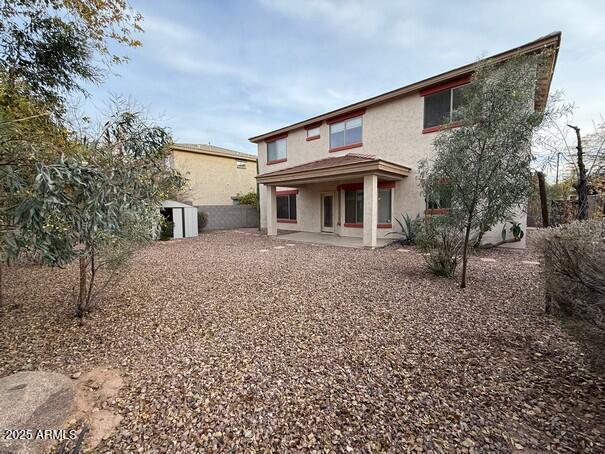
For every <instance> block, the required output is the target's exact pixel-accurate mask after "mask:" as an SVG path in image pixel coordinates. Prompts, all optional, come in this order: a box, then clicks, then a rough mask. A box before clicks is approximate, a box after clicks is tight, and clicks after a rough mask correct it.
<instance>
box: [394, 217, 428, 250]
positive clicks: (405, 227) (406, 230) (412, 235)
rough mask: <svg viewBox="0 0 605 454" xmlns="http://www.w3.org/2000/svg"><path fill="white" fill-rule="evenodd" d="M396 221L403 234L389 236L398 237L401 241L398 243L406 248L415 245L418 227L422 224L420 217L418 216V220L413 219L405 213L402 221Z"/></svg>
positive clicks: (396, 233) (397, 233)
mask: <svg viewBox="0 0 605 454" xmlns="http://www.w3.org/2000/svg"><path fill="white" fill-rule="evenodd" d="M395 221H397V224H399V227H400V228H401V232H389V233H387V235H398V236H399V240H397V241H398V242H399V243H400V244H402V245H404V246H405V245H411V244H415V243H416V235H417V234H418V226H419V224H420V222H421V219H420V215H416V218H415V219H412V218H411V217H410V215H409V214H407V213H405V214H403V215H402V216H401V221H400V220H399V219H397V218H395Z"/></svg>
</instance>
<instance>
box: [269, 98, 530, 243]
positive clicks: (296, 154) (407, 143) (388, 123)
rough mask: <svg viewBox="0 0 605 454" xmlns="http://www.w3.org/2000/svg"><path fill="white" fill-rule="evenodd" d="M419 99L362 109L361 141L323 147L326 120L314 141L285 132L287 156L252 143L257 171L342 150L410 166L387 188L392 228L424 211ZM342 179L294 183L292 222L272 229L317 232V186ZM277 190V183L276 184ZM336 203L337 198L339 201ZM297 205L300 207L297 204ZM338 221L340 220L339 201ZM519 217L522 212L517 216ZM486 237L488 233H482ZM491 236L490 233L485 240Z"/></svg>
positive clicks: (427, 142) (424, 150)
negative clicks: (274, 159)
mask: <svg viewBox="0 0 605 454" xmlns="http://www.w3.org/2000/svg"><path fill="white" fill-rule="evenodd" d="M423 115H424V99H423V98H422V97H421V96H420V95H419V93H418V92H416V93H412V94H409V95H407V96H405V97H402V98H398V99H394V100H391V101H388V102H386V103H383V104H378V105H375V106H372V107H369V108H367V109H366V111H365V113H364V115H363V129H362V134H363V136H362V143H363V146H361V147H358V148H352V149H349V150H343V151H339V152H335V153H330V152H329V151H328V150H329V125H328V124H327V123H326V122H323V123H322V124H321V127H320V134H321V137H320V138H319V139H317V140H312V141H309V142H307V141H306V130H305V129H304V128H300V129H297V130H295V131H290V132H289V134H288V138H287V161H286V162H281V163H277V164H271V165H267V164H266V161H267V145H266V143H265V142H260V143H259V144H258V160H259V171H260V173H265V172H273V171H276V170H280V169H284V168H287V167H291V166H295V165H299V164H304V163H306V162H309V161H315V160H318V159H324V158H329V157H333V156H344V155H346V154H347V153H365V154H371V155H376V156H378V157H379V158H381V159H384V160H387V161H392V162H395V163H398V164H402V165H405V166H407V167H410V168H411V169H412V170H411V173H410V175H409V176H408V177H406V178H404V179H403V180H401V181H398V182H397V184H396V187H395V189H394V192H393V208H392V216H393V222H394V224H393V227H395V230H398V228H396V227H398V226H397V224H396V223H395V221H394V219H395V218H399V219H400V218H401V216H402V214H404V213H407V214H409V215H410V216H411V217H412V218H414V217H415V216H416V215H417V214H420V215H421V216H422V214H423V213H424V209H425V202H424V197H423V196H422V193H421V190H420V186H419V184H418V162H419V161H420V160H421V159H423V158H427V157H430V155H431V153H432V141H433V139H434V138H435V135H436V133H429V134H423V133H422V129H423V128H422V126H423ZM360 181H362V180H361V179H360V180H356V182H360ZM341 183H344V182H343V181H339V182H338V183H334V184H332V185H329V184H328V185H322V186H321V187H319V185H307V186H303V187H300V188H298V189H299V197H298V199H297V209H298V213H297V217H298V223H297V224H290V225H286V224H278V228H280V229H284V230H303V231H310V232H317V231H320V227H321V226H320V215H321V212H320V208H321V205H320V197H319V194H320V192H321V191H325V190H330V189H328V188H332V190H336V189H335V188H336V185H337V184H341ZM278 190H279V188H278ZM264 203H265V187H264V186H263V185H261V186H260V204H261V226H262V227H265V226H266V216H265V214H264V213H265V210H264ZM340 203H341V205H342V203H343V202H342V201H341V202H340ZM298 207H300V208H298ZM341 209H342V211H343V213H342V218H343V219H342V220H343V221H344V205H342V206H341ZM522 218H523V219H522V221H523V222H524V218H525V216H522ZM500 230H501V226H497V227H496V229H495V231H497V236H498V237H499V235H500ZM387 232H388V230H384V229H378V235H377V236H378V237H383V236H384V235H385V234H386V233H387ZM336 233H339V234H341V235H344V236H359V237H361V236H362V233H363V232H362V229H351V228H344V227H342V228H339V229H338V231H337V232H336ZM488 236H489V235H488ZM491 239H492V237H491V236H490V240H491ZM515 246H516V247H524V246H525V244H524V242H523V243H518V244H515Z"/></svg>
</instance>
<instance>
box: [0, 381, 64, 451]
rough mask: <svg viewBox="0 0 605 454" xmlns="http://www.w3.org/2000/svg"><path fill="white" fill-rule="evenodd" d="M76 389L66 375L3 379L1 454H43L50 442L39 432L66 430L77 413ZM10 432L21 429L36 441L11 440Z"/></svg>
mask: <svg viewBox="0 0 605 454" xmlns="http://www.w3.org/2000/svg"><path fill="white" fill-rule="evenodd" d="M74 398H75V388H74V385H73V384H72V381H71V380H70V379H69V378H68V377H66V376H65V375H61V374H58V373H54V372H19V373H16V374H13V375H9V376H8V377H4V378H1V379H0V430H2V433H1V434H0V453H31V452H41V451H43V450H45V449H47V448H48V446H49V444H50V441H49V440H48V437H49V436H48V435H47V437H46V438H47V439H46V440H44V439H42V440H40V439H37V440H36V439H35V438H36V437H37V436H38V437H39V436H40V435H41V434H40V432H38V431H39V430H44V429H55V430H60V429H64V428H65V422H66V420H67V418H68V417H69V415H70V414H71V413H72V411H73V407H74ZM6 429H18V430H19V429H20V430H22V431H25V432H21V435H23V436H25V437H33V438H34V439H33V440H31V439H30V440H27V439H26V440H17V441H14V440H7V439H6V433H5V430H6Z"/></svg>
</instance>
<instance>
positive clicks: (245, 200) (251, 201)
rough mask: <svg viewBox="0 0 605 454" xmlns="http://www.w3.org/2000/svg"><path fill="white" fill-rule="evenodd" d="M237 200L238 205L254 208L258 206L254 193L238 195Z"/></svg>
mask: <svg viewBox="0 0 605 454" xmlns="http://www.w3.org/2000/svg"><path fill="white" fill-rule="evenodd" d="M237 198H238V200H239V204H240V205H251V206H253V207H254V208H256V207H257V206H258V198H257V197H256V192H255V191H250V192H248V193H246V194H238V195H237Z"/></svg>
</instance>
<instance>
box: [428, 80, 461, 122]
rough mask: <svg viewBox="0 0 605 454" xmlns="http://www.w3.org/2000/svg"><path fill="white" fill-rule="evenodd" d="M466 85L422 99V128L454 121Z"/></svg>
mask: <svg viewBox="0 0 605 454" xmlns="http://www.w3.org/2000/svg"><path fill="white" fill-rule="evenodd" d="M467 88H468V85H463V86H461V87H455V88H451V89H449V90H443V91H439V92H437V93H433V94H432V95H427V96H425V97H424V128H425V129H426V128H432V127H435V126H441V125H444V124H447V123H449V122H451V121H456V120H457V119H458V118H456V115H455V112H456V110H457V109H458V108H459V107H460V106H461V105H462V104H463V102H464V96H465V93H466V91H467Z"/></svg>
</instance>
